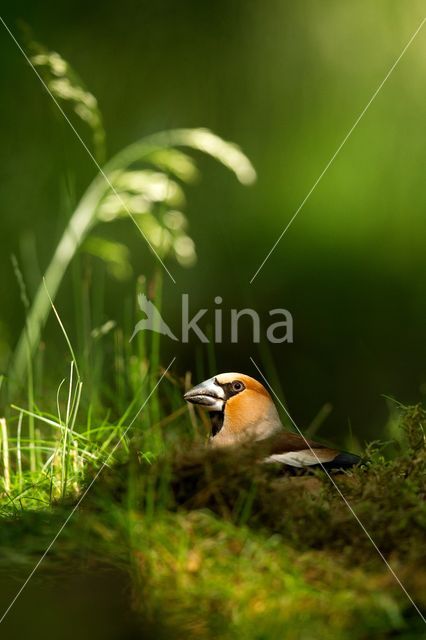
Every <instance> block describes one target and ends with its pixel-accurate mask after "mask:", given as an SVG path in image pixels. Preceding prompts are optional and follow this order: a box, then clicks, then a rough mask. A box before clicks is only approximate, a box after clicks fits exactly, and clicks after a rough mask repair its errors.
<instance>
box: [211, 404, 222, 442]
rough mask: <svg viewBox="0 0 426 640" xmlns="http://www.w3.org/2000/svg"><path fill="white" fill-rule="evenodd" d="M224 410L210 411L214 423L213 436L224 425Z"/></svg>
mask: <svg viewBox="0 0 426 640" xmlns="http://www.w3.org/2000/svg"><path fill="white" fill-rule="evenodd" d="M223 420H224V415H223V411H210V421H211V423H212V433H211V437H212V438H214V437H215V436H216V435H217V434H218V433H219V431H220V430H221V429H222V427H223Z"/></svg>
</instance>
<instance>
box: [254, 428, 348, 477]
mask: <svg viewBox="0 0 426 640" xmlns="http://www.w3.org/2000/svg"><path fill="white" fill-rule="evenodd" d="M265 445H266V449H265V453H267V455H266V456H265V459H264V460H265V462H279V463H281V464H285V465H288V466H291V467H299V468H302V467H312V466H314V465H317V466H320V465H322V466H324V467H325V468H328V469H344V468H347V467H352V466H353V465H355V464H357V463H358V462H359V461H360V458H359V457H358V456H355V455H353V454H351V453H346V452H341V451H338V450H337V449H330V448H329V447H327V446H325V445H323V444H321V443H319V442H314V441H313V440H306V439H305V438H302V437H301V436H298V435H296V434H295V433H282V434H280V435H279V436H276V437H274V438H271V439H270V440H269V442H267V443H265Z"/></svg>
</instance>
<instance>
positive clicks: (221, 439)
mask: <svg viewBox="0 0 426 640" xmlns="http://www.w3.org/2000/svg"><path fill="white" fill-rule="evenodd" d="M184 398H185V400H186V401H187V402H191V403H192V404H198V405H201V406H203V407H205V408H206V409H207V410H208V411H210V412H212V425H213V429H212V436H213V438H214V440H215V443H217V444H219V443H223V444H232V443H234V442H235V441H239V440H243V439H246V438H250V437H255V438H256V437H262V436H263V435H269V433H271V432H273V431H275V430H276V429H278V428H281V422H280V419H279V416H278V413H277V410H276V408H275V405H274V403H273V401H272V398H271V396H270V394H269V393H268V391H267V390H266V389H265V387H264V386H263V385H262V384H261V383H260V382H258V381H257V380H255V379H254V378H251V377H250V376H247V375H245V374H243V373H221V374H219V375H217V376H214V377H213V378H210V379H209V380H205V381H204V382H202V383H201V384H199V385H197V386H196V387H194V388H193V389H191V390H190V391H188V392H187V393H185V395H184Z"/></svg>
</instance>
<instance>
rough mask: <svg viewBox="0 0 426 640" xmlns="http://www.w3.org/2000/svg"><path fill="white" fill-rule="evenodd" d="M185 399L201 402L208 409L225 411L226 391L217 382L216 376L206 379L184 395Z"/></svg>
mask: <svg viewBox="0 0 426 640" xmlns="http://www.w3.org/2000/svg"><path fill="white" fill-rule="evenodd" d="M183 397H184V400H186V401H187V402H191V403H192V404H200V405H202V406H203V407H205V408H206V409H207V410H208V411H223V407H224V405H225V392H224V390H223V389H222V387H221V386H220V384H218V383H217V382H216V378H210V379H209V380H205V381H204V382H202V383H201V384H198V385H197V386H196V387H194V388H193V389H190V391H187V392H186V393H185V395H184V396H183Z"/></svg>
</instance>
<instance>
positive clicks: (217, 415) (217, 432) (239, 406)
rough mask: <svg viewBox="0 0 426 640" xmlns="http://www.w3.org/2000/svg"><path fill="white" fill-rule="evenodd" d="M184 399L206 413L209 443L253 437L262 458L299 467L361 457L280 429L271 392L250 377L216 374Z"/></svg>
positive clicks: (338, 465) (341, 464) (344, 463)
mask: <svg viewBox="0 0 426 640" xmlns="http://www.w3.org/2000/svg"><path fill="white" fill-rule="evenodd" d="M184 399H185V400H186V401H187V402H191V403H192V404H198V405H201V406H202V407H204V408H205V409H207V410H208V411H209V412H210V417H211V423H212V431H211V437H210V443H211V445H212V446H214V447H219V446H234V445H239V444H243V443H246V442H256V443H259V444H261V445H262V446H261V449H262V452H263V456H265V457H264V461H265V462H279V463H282V464H285V465H288V466H290V467H299V468H304V467H315V465H316V466H317V467H318V466H322V467H325V468H327V469H345V468H348V467H352V466H353V465H355V464H357V463H359V462H360V458H359V457H358V456H356V455H353V454H351V453H346V452H342V451H338V450H337V449H330V448H329V447H326V446H325V445H323V444H320V443H318V442H313V441H312V440H306V439H305V438H303V437H302V436H298V435H296V434H295V433H290V432H288V431H285V429H284V427H283V425H282V424H281V421H280V418H279V416H278V412H277V410H276V408H275V404H274V403H273V401H272V398H271V396H270V394H269V393H268V391H267V390H266V389H265V387H264V386H263V385H262V384H261V383H260V382H258V381H257V380H255V379H254V378H250V376H246V375H244V374H241V373H221V374H220V375H217V376H215V377H214V378H210V379H209V380H205V382H202V383H201V384H199V385H197V386H196V387H194V388H193V389H191V390H190V391H188V392H187V393H185V395H184ZM263 456H262V457H263Z"/></svg>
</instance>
